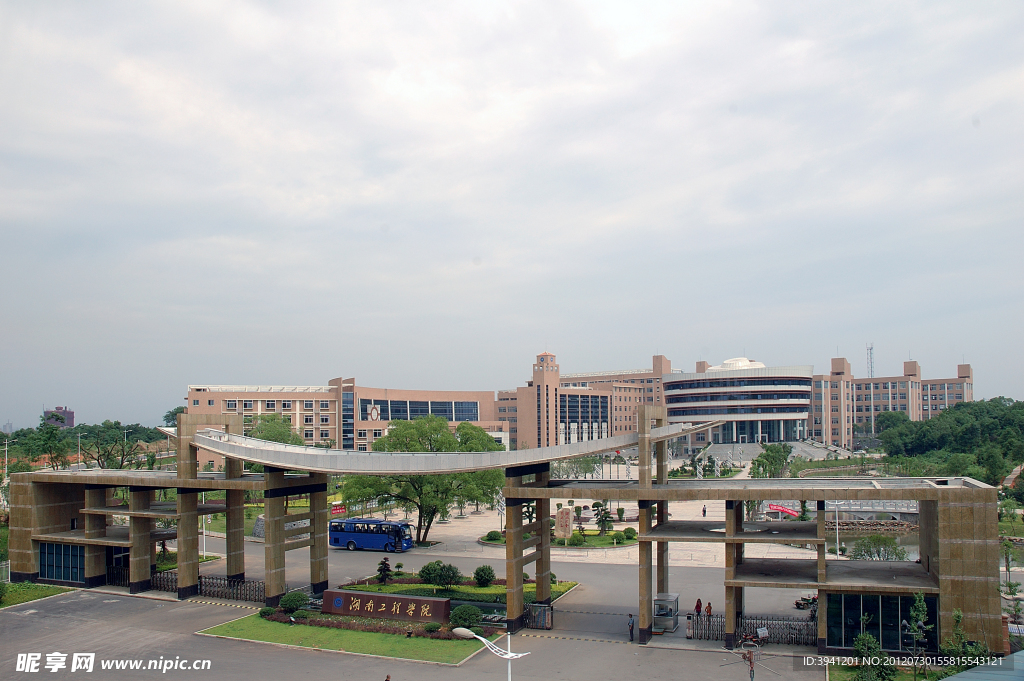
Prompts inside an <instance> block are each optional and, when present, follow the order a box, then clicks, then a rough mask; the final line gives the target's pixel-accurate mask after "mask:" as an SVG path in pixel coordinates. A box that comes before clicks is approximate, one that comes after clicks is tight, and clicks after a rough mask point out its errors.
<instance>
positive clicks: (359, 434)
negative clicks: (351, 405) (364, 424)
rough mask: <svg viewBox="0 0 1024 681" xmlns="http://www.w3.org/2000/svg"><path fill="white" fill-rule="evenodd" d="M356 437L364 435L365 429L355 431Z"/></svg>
mask: <svg viewBox="0 0 1024 681" xmlns="http://www.w3.org/2000/svg"><path fill="white" fill-rule="evenodd" d="M356 437H366V431H365V430H357V431H356Z"/></svg>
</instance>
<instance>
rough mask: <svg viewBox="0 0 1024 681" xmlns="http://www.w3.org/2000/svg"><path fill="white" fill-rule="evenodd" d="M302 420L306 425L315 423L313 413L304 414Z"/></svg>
mask: <svg viewBox="0 0 1024 681" xmlns="http://www.w3.org/2000/svg"><path fill="white" fill-rule="evenodd" d="M302 422H303V423H305V424H306V425H312V423H313V415H312V414H304V415H303V417H302Z"/></svg>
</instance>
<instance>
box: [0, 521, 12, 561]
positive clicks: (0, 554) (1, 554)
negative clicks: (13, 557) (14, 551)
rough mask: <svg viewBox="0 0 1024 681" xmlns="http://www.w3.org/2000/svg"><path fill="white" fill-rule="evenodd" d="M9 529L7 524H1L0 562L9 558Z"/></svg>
mask: <svg viewBox="0 0 1024 681" xmlns="http://www.w3.org/2000/svg"><path fill="white" fill-rule="evenodd" d="M9 531H10V530H9V528H8V527H7V526H6V525H0V563H2V562H4V561H5V560H7V533H8V532H9Z"/></svg>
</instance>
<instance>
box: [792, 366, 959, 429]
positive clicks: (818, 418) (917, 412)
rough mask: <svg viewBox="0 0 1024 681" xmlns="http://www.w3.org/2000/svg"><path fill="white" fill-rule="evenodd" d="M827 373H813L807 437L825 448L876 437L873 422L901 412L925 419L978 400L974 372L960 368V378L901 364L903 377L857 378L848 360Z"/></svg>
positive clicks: (912, 418) (919, 419)
mask: <svg viewBox="0 0 1024 681" xmlns="http://www.w3.org/2000/svg"><path fill="white" fill-rule="evenodd" d="M831 368H832V371H831V372H830V373H829V374H815V375H814V391H813V398H812V399H813V401H812V412H813V417H812V418H813V422H812V424H811V426H810V432H809V433H808V436H809V437H810V438H812V439H814V440H817V441H818V442H821V443H823V444H830V445H834V446H836V447H842V448H844V449H850V448H851V447H852V444H853V438H854V436H855V435H857V434H858V433H873V432H874V430H875V428H874V422H875V418H877V416H878V415H879V414H881V413H884V412H887V411H898V412H902V413H904V414H906V415H907V417H908V418H909V419H910V420H911V421H924V420H927V419H929V418H932V417H934V416H938V415H939V413H940V412H942V411H943V410H945V409H948V408H949V407H952V406H953V405H954V404H957V403H958V402H971V401H973V400H974V371H973V370H972V369H971V365H970V364H960V365H958V366H957V377H956V378H932V379H923V378H922V377H921V366H920V365H919V364H918V363H917V362H914V361H908V362H904V363H903V375H902V376H882V377H873V378H860V379H858V378H856V377H855V376H854V375H853V371H852V370H851V368H850V363H849V362H848V361H847V360H846V358H845V357H835V358H833V359H832V367H831Z"/></svg>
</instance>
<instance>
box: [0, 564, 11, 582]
mask: <svg viewBox="0 0 1024 681" xmlns="http://www.w3.org/2000/svg"><path fill="white" fill-rule="evenodd" d="M10 581H11V561H9V560H5V561H4V562H2V563H0V582H10Z"/></svg>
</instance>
